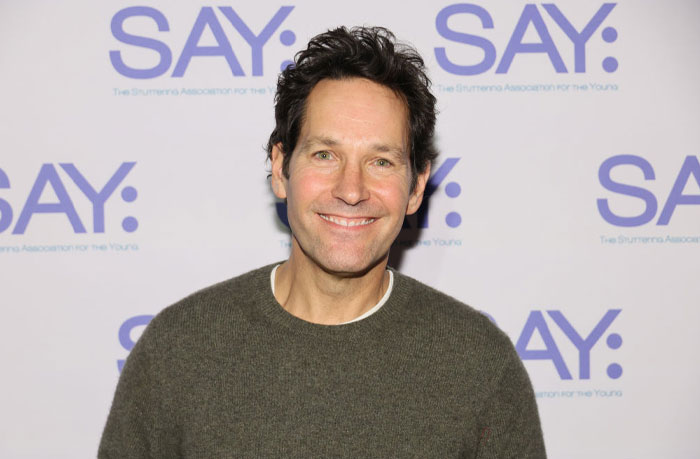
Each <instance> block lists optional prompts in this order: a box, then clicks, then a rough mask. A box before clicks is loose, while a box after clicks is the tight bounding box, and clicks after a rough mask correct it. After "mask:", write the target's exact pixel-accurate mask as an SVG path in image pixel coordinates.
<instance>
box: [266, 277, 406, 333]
mask: <svg viewBox="0 0 700 459" xmlns="http://www.w3.org/2000/svg"><path fill="white" fill-rule="evenodd" d="M279 267H280V265H277V266H275V267H274V268H272V272H271V273H270V285H271V286H272V295H273V296H274V295H275V273H276V272H277V268H279ZM387 271H388V272H389V287H388V288H387V289H386V292H385V293H384V296H383V297H382V299H381V300H379V303H377V304H375V305H374V306H373V307H372V308H371V309H369V310H368V311H366V312H365V313H364V314H362V315H361V316H359V317H355V318H354V319H352V320H348V321H347V322H343V323H340V324H337V325H345V324H350V323H353V322H358V321H360V320H362V319H366V318H367V317H369V316H371V315H372V314H374V313H375V312H377V311H379V309H380V308H381V307H382V306H384V303H386V301H387V300H388V299H389V295H391V290H392V289H393V288H394V273H393V272H391V270H390V269H387Z"/></svg>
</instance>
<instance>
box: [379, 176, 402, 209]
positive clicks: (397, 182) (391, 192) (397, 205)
mask: <svg viewBox="0 0 700 459" xmlns="http://www.w3.org/2000/svg"><path fill="white" fill-rule="evenodd" d="M374 194H375V196H377V197H378V198H379V199H381V201H382V202H383V203H384V206H385V207H387V209H391V210H393V211H396V212H398V211H400V212H405V211H406V206H407V204H408V186H407V185H406V183H404V180H401V179H400V178H396V179H386V180H383V181H381V182H379V183H378V184H377V186H376V187H375V188H374Z"/></svg>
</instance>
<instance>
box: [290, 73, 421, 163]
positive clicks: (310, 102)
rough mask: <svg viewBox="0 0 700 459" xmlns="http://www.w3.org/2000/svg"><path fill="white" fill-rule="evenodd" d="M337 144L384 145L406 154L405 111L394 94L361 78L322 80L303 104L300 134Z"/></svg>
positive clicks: (301, 141)
mask: <svg viewBox="0 0 700 459" xmlns="http://www.w3.org/2000/svg"><path fill="white" fill-rule="evenodd" d="M310 137H314V138H315V137H327V138H333V139H336V140H337V141H338V143H340V144H344V145H354V146H358V147H359V146H362V145H365V144H374V145H377V144H383V145H388V146H390V147H393V148H397V149H400V150H402V151H404V152H406V151H407V148H406V145H407V139H408V109H407V107H406V103H405V102H404V101H403V99H401V98H400V97H399V96H397V95H396V93H395V92H394V91H392V90H391V89H389V88H387V87H386V86H382V85H380V84H377V83H374V82H372V81H369V80H366V79H363V78H347V79H342V80H330V79H325V80H321V81H320V82H318V83H317V84H316V86H314V88H313V89H312V90H311V93H310V94H309V96H308V98H307V100H306V107H305V113H304V119H303V121H302V127H301V132H300V138H299V140H300V142H299V144H303V143H304V142H305V140H307V139H308V138H310Z"/></svg>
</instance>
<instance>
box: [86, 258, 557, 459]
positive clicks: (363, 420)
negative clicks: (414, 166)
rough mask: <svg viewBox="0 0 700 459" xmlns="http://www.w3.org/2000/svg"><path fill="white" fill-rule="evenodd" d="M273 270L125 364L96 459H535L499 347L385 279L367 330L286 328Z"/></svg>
mask: <svg viewBox="0 0 700 459" xmlns="http://www.w3.org/2000/svg"><path fill="white" fill-rule="evenodd" d="M271 269H272V266H266V267H264V268H261V269H258V270H255V271H251V272H249V273H247V274H244V275H242V276H239V277H237V278H234V279H231V280H228V281H225V282H222V283H219V284H217V285H214V286H212V287H209V288H206V289H204V290H202V291H199V292H197V293H195V294H193V295H191V296H189V297H187V298H185V299H184V300H182V301H180V302H179V303H177V304H175V305H173V306H171V307H169V308H166V309H165V310H163V311H162V312H161V313H160V314H158V316H157V317H155V318H154V319H153V321H151V323H150V324H149V326H148V327H147V329H146V330H145V331H144V333H143V335H142V337H141V338H140V339H139V340H138V343H137V344H136V346H135V347H134V349H133V350H132V352H131V354H130V355H129V357H128V359H127V361H126V364H125V365H124V369H123V371H122V374H121V378H120V380H119V384H118V387H117V391H116V394H115V397H114V402H113V404H112V409H111V412H110V414H109V418H108V420H107V425H106V426H105V430H104V433H103V435H102V441H101V444H100V449H99V453H98V455H99V457H100V458H136V457H138V458H146V457H153V458H179V457H186V458H239V457H240V458H287V457H294V458H316V457H347V458H365V457H376V458H394V457H395V458H406V457H415V458H440V459H445V458H456V457H460V458H461V457H465V458H499V459H500V458H543V457H545V452H544V443H543V440H542V432H541V430H540V422H539V418H538V414H537V406H536V404H535V398H534V394H533V391H532V387H531V385H530V381H529V379H528V376H527V373H526V371H525V369H524V367H523V365H522V363H521V361H520V359H519V358H518V355H517V354H516V352H515V350H514V348H513V345H512V344H511V342H510V340H509V339H508V337H507V336H506V335H505V334H504V333H502V332H501V331H500V330H499V329H498V328H496V327H495V326H494V325H493V324H492V323H491V322H490V321H489V320H488V319H487V318H486V317H484V316H483V315H482V314H480V313H478V312H476V311H474V310H473V309H471V308H469V307H468V306H465V305H464V304H462V303H460V302H458V301H457V300H455V299H453V298H451V297H449V296H447V295H444V294H442V293H440V292H438V291H436V290H434V289H432V288H430V287H427V286H425V285H423V284H421V283H419V282H418V281H416V280H413V279H411V278H409V277H407V276H403V275H401V274H398V273H396V272H394V276H395V278H394V289H393V291H392V292H391V295H390V297H389V299H388V301H387V302H386V303H385V304H384V306H383V307H382V308H381V309H379V310H378V311H377V312H376V313H374V314H373V315H371V316H369V317H367V318H365V319H363V320H361V321H358V322H354V323H350V324H346V325H336V326H328V325H318V324H312V323H309V322H305V321H303V320H301V319H298V318H296V317H294V316H292V315H291V314H289V313H287V312H286V311H285V310H284V309H283V308H282V307H281V306H280V305H279V304H278V303H277V301H276V300H275V298H274V296H273V295H272V291H271V288H270V270H271Z"/></svg>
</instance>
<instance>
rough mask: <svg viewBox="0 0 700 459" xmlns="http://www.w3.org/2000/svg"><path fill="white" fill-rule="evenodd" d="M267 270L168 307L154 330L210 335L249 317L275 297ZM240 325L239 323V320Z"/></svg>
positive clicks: (261, 269) (199, 292) (252, 273)
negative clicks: (258, 305) (221, 327)
mask: <svg viewBox="0 0 700 459" xmlns="http://www.w3.org/2000/svg"><path fill="white" fill-rule="evenodd" d="M273 266H274V265H268V266H263V267H261V268H257V269H254V270H252V271H249V272H246V273H244V274H240V275H238V276H235V277H233V278H230V279H227V280H224V281H221V282H218V283H216V284H213V285H210V286H208V287H205V288H203V289H201V290H198V291H196V292H194V293H192V294H190V295H188V296H186V297H185V298H183V299H181V300H179V301H177V302H176V303H174V304H172V305H170V306H168V307H166V308H165V309H163V310H162V311H160V313H158V315H156V317H155V318H154V319H153V320H152V321H151V325H150V328H157V329H160V330H163V331H165V330H167V331H168V332H169V333H174V332H176V331H182V330H183V329H187V330H189V333H192V332H193V331H195V330H200V331H202V332H206V331H209V330H208V328H209V327H211V326H217V324H218V325H225V324H227V323H229V322H230V321H232V320H234V319H240V318H242V317H245V316H246V314H248V313H250V311H251V310H253V309H254V308H255V305H256V304H260V303H264V302H265V301H267V300H268V297H269V296H270V295H271V292H270V287H269V285H270V271H271V270H272V268H273ZM237 321H239V320H237Z"/></svg>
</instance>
